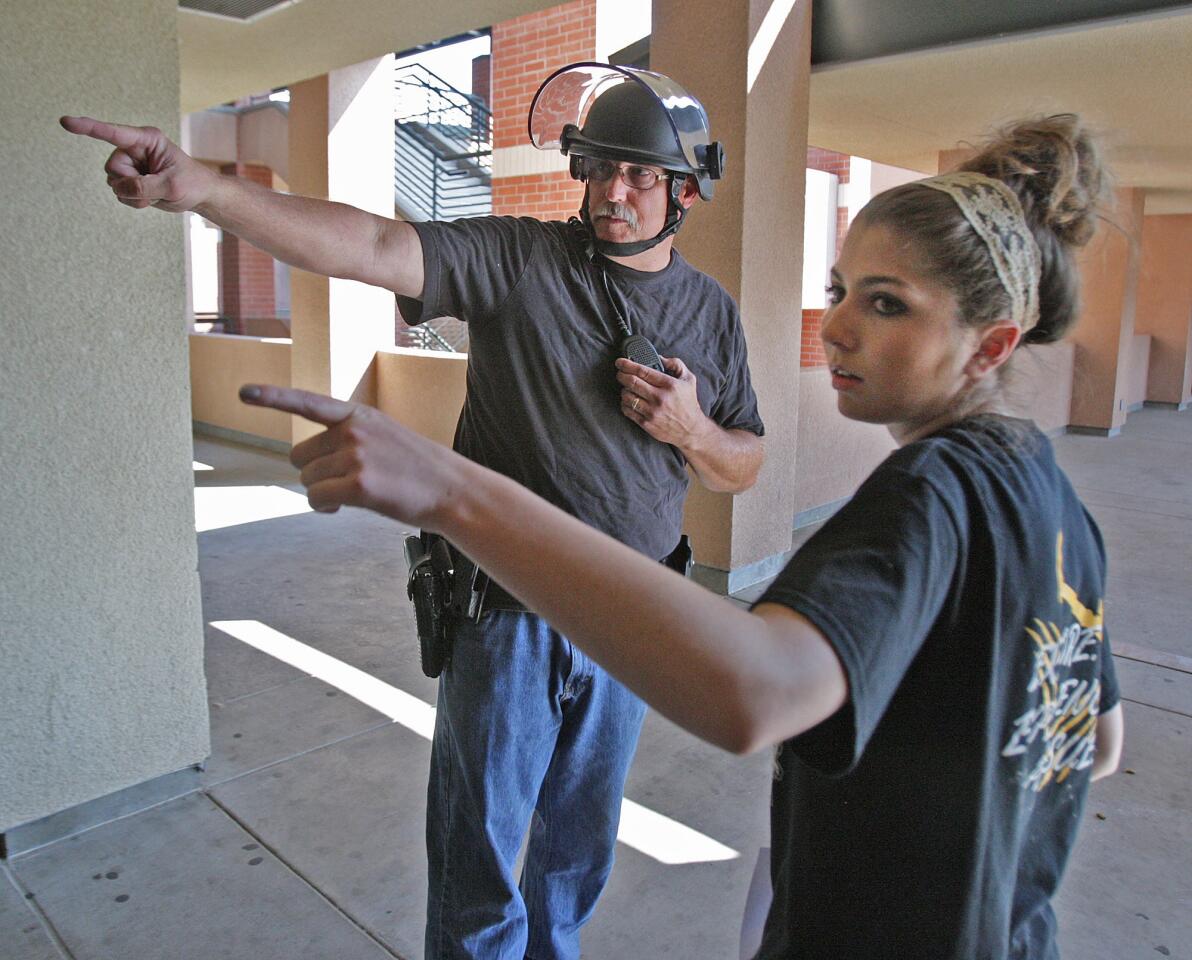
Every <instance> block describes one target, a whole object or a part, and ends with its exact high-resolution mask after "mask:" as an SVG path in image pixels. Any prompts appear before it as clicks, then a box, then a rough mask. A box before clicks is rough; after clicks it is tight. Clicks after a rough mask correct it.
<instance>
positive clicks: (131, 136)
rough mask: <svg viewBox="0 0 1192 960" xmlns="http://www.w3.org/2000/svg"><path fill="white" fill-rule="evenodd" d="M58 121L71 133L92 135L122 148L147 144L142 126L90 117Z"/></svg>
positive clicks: (64, 118) (59, 119)
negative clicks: (106, 121)
mask: <svg viewBox="0 0 1192 960" xmlns="http://www.w3.org/2000/svg"><path fill="white" fill-rule="evenodd" d="M58 122H59V123H60V124H62V128H63V129H64V130H67V131H69V132H70V133H77V134H78V135H79V136H81V137H91V138H92V139H93V140H103V141H104V142H105V143H110V144H111V145H112V146H114V147H119V148H120V149H121V150H131V149H133V148H135V147H139V146H143V145H145V138H146V132H145V131H144V130H142V129H141V128H140V127H129V126H125V125H124V124H122V123H105V122H104V121H103V120H92V119H91V118H90V117H59V118H58Z"/></svg>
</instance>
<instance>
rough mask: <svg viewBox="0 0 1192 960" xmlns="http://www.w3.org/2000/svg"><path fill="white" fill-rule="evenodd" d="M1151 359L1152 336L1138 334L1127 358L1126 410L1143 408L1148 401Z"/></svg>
mask: <svg viewBox="0 0 1192 960" xmlns="http://www.w3.org/2000/svg"><path fill="white" fill-rule="evenodd" d="M1150 359H1151V336H1150V334H1148V333H1136V334H1134V336H1133V338H1131V342H1130V353H1129V356H1128V357H1127V358H1126V362H1127V364H1128V366H1127V368H1126V409H1127V410H1133V409H1135V408H1137V407H1140V406H1142V403H1143V401H1144V400H1146V380H1147V368H1148V367H1149V365H1150Z"/></svg>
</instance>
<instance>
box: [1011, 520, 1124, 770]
mask: <svg viewBox="0 0 1192 960" xmlns="http://www.w3.org/2000/svg"><path fill="white" fill-rule="evenodd" d="M1056 581H1057V585H1058V590H1059V600H1060V603H1061V606H1062V608H1063V609H1064V611H1065V614H1066V616H1065V617H1064V622H1062V623H1054V622H1050V621H1044V620H1040V619H1038V618H1036V619H1035V621H1034V626H1033V627H1028V628H1027V631H1026V632H1027V636H1028V637H1030V639H1031V641H1032V643H1033V646H1034V667H1033V669H1032V671H1031V679H1030V683H1029V685H1028V687H1027V692H1028V694H1029V696H1030V699H1031V702H1030V706H1029V708H1028V709H1027V710H1026V711H1025V712H1024V713H1023V714H1022V715H1020V716H1019V717H1018V718H1017V719H1016V720H1015V721H1014V725H1013V730H1012V732H1011V735H1010V738H1009V740H1008V741H1007V743H1006V745H1005V746H1004V747H1003V748H1002V756H1003V757H1018V756H1023V755H1026V756H1027V757H1028V760H1027V765H1026V766H1025V767H1024V768H1023V770H1022V772H1021V773H1020V774H1019V782H1020V784H1021V786H1022V787H1023V789H1025V790H1031V791H1034V792H1036V793H1038V792H1039V791H1041V790H1043V789H1044V788H1045V787H1046V786H1047V785H1048V784H1050V783H1063V782H1064V781H1065V780H1066V779H1067V778H1068V777H1069V776H1070V775H1071V774H1072V773H1073V772H1074V771H1077V770H1084V769H1086V768H1088V767H1091V766H1092V765H1093V749H1094V745H1095V742H1096V732H1097V714H1098V712H1099V709H1100V704H1101V680H1100V667H1099V665H1100V660H1101V656H1102V649H1101V644H1102V640H1103V633H1104V631H1103V623H1104V612H1105V611H1104V601H1102V600H1100V599H1098V600H1097V609H1096V611H1093V610H1091V609H1090V608H1088V607H1086V606H1085V605H1084V604H1083V603H1082V602H1081V600H1080V598H1079V597H1078V596H1077V595H1076V591H1075V590H1074V589H1073V588H1072V587H1071V586H1069V585H1068V583H1067V582H1066V581H1065V580H1064V535H1063V533H1062V532H1061V533H1060V534H1059V536H1058V538H1057V541H1056ZM1090 661H1091V662H1093V663H1094V664H1095V665H1096V666H1094V668H1093V669H1092V670H1091V671H1090V670H1089V669H1088V668H1084V669H1080V668H1079V667H1077V664H1081V663H1088V662H1090Z"/></svg>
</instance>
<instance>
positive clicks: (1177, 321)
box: [1135, 214, 1192, 410]
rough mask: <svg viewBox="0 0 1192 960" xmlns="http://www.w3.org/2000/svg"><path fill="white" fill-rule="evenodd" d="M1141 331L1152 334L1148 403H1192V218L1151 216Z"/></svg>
mask: <svg viewBox="0 0 1192 960" xmlns="http://www.w3.org/2000/svg"><path fill="white" fill-rule="evenodd" d="M1135 327H1136V329H1137V331H1138V332H1139V333H1149V334H1150V335H1151V356H1150V368H1149V371H1148V376H1147V392H1146V399H1147V401H1148V402H1149V403H1163V404H1175V405H1176V406H1178V407H1179V408H1180V409H1181V410H1182V409H1186V408H1187V406H1188V405H1189V403H1192V214H1167V215H1163V216H1148V217H1145V218H1144V219H1143V224H1142V266H1141V270H1140V276H1139V284H1138V310H1137V313H1136V317H1135Z"/></svg>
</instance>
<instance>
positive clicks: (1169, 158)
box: [809, 9, 1192, 213]
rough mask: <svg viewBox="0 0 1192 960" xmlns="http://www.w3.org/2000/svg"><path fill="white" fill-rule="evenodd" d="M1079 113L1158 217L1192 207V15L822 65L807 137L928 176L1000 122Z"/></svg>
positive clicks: (1125, 181)
mask: <svg viewBox="0 0 1192 960" xmlns="http://www.w3.org/2000/svg"><path fill="white" fill-rule="evenodd" d="M1064 111H1071V112H1075V113H1079V114H1081V115H1082V116H1083V117H1084V118H1085V119H1086V120H1087V121H1088V122H1090V123H1091V124H1092V125H1093V126H1094V127H1096V128H1097V129H1099V130H1100V131H1101V132H1102V133H1103V135H1104V137H1105V141H1106V143H1107V145H1108V148H1109V160H1110V163H1111V165H1112V167H1113V169H1114V172H1115V174H1116V175H1117V180H1118V183H1119V184H1120V185H1121V186H1134V187H1143V188H1145V189H1146V191H1147V212H1148V213H1192V10H1188V9H1185V10H1184V11H1180V12H1177V13H1174V14H1163V15H1152V16H1147V17H1140V18H1137V19H1132V20H1125V21H1121V22H1115V23H1111V24H1105V25H1099V26H1087V27H1082V28H1069V29H1063V30H1057V31H1054V32H1047V33H1041V34H1035V35H1018V36H1014V37H1009V38H1004V39H999V40H993V41H982V42H980V43H971V44H958V45H955V46H950V47H945V48H941V49H936V50H930V51H923V52H918V53H909V54H900V55H897V56H891V57H885V58H882V59H878V60H869V61H864V62H859V63H851V64H844V65H840V66H826V67H823V68H820V69H817V70H815V71H814V72H813V73H812V78H811V121H810V130H809V141H810V142H811V143H813V144H815V145H816V146H819V147H823V148H825V149H828V150H838V151H840V152H842V153H851V154H855V155H857V156H862V157H867V158H869V159H871V160H877V161H880V162H882V163H889V164H893V165H895V166H899V167H907V168H909V169H912V170H920V171H922V172H925V173H934V172H935V171H936V166H937V162H938V154H939V152H940V151H942V150H950V149H955V148H956V147H957V146H958V145H959V144H960V143H961V142H962V141H964V140H966V139H971V138H974V137H979V136H980V135H981V134H982V132H983V131H985V130H987V129H988V128H989V127H990V126H992V125H994V124H997V123H1000V122H1004V121H1006V120H1011V119H1015V118H1017V117H1020V116H1027V115H1031V114H1038V113H1058V112H1064Z"/></svg>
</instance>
